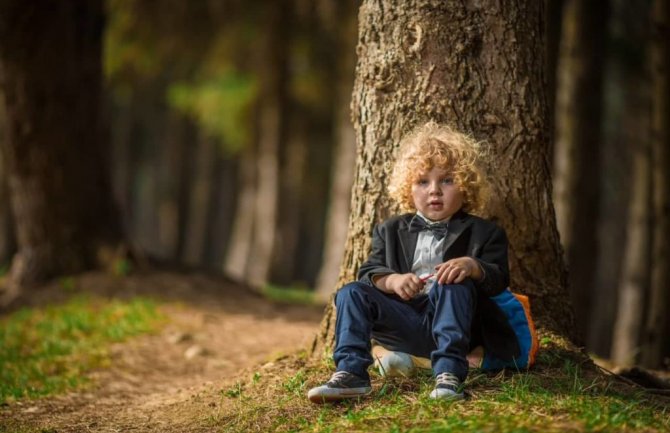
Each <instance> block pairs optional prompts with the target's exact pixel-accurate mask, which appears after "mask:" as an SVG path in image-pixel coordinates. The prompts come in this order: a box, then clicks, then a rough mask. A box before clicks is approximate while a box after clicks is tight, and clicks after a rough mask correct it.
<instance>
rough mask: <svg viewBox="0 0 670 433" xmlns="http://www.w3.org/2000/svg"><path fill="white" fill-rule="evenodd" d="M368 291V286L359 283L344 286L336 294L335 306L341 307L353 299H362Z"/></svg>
mask: <svg viewBox="0 0 670 433" xmlns="http://www.w3.org/2000/svg"><path fill="white" fill-rule="evenodd" d="M367 290H368V286H366V285H365V284H362V283H359V282H357V281H354V282H353V283H349V284H347V285H345V286H343V287H342V288H341V289H340V290H338V291H337V293H336V294H335V305H339V304H340V303H342V302H346V301H347V300H350V299H352V298H360V297H362V296H363V295H364V294H365V292H366V291H367Z"/></svg>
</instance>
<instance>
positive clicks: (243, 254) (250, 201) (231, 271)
mask: <svg viewBox="0 0 670 433" xmlns="http://www.w3.org/2000/svg"><path fill="white" fill-rule="evenodd" d="M239 165H240V168H239V171H238V173H239V177H238V180H237V190H238V191H239V196H238V200H237V206H236V209H235V217H234V222H233V226H232V227H233V228H232V235H231V238H230V242H229V243H228V252H227V254H226V261H225V263H224V266H223V269H224V272H225V273H226V274H228V275H229V276H230V277H232V278H234V279H236V280H238V281H245V278H246V276H247V268H248V261H249V260H252V256H251V245H252V238H253V230H254V207H255V203H256V169H257V165H256V152H255V151H254V149H253V147H250V148H247V149H245V150H244V152H243V153H242V155H241V156H240V159H239Z"/></svg>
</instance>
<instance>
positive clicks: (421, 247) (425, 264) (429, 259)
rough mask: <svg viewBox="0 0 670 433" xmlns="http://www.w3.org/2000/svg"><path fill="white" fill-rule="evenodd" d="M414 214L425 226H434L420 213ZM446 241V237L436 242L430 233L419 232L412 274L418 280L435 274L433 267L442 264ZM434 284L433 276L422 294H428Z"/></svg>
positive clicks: (428, 231) (425, 285)
mask: <svg viewBox="0 0 670 433" xmlns="http://www.w3.org/2000/svg"><path fill="white" fill-rule="evenodd" d="M416 214H417V215H418V216H419V217H421V218H423V220H424V221H426V224H434V223H435V222H436V221H431V220H429V219H428V218H426V217H425V216H423V215H422V214H421V212H417V213H416ZM447 221H448V220H443V221H439V222H440V223H446V222H447ZM446 241H447V237H446V236H445V237H443V238H442V239H440V240H437V238H436V237H435V236H434V235H433V232H432V231H430V230H423V231H420V232H419V236H418V238H417V240H416V248H415V249H414V261H413V262H412V273H413V274H415V275H417V276H418V277H419V278H425V277H426V276H428V275H431V274H435V272H436V271H435V266H437V265H439V264H440V263H442V257H444V252H445V244H446ZM434 282H435V277H434V276H432V277H430V278H428V279H427V280H426V282H425V283H424V285H423V293H428V292H429V291H430V288H431V287H432V286H433V283H434Z"/></svg>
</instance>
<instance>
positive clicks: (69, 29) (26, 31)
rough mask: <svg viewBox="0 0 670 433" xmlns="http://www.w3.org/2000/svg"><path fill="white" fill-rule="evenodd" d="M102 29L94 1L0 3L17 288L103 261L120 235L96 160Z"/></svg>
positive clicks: (100, 156)
mask: <svg viewBox="0 0 670 433" xmlns="http://www.w3.org/2000/svg"><path fill="white" fill-rule="evenodd" d="M102 31H103V8H102V1H100V0H91V1H86V2H60V1H48V0H43V1H39V2H24V1H20V0H17V1H3V2H2V3H1V4H0V80H1V88H2V91H3V92H4V99H5V101H4V102H5V104H6V107H7V128H8V139H7V140H6V141H5V142H3V146H2V151H3V159H4V160H5V162H6V169H7V174H8V176H9V189H10V195H11V199H12V209H13V212H14V217H15V221H16V228H17V240H18V253H17V255H16V256H15V257H14V260H13V263H12V270H11V278H12V281H13V282H14V283H16V284H18V285H27V284H31V283H38V282H41V281H44V280H46V279H48V278H50V277H54V276H57V275H61V274H65V273H74V272H79V271H82V270H85V269H88V268H91V267H94V266H97V265H101V264H104V263H106V262H109V261H111V260H112V259H113V256H114V254H115V251H116V248H117V246H118V245H119V244H120V243H121V241H122V238H123V236H122V230H121V225H120V220H119V215H118V211H117V208H116V206H115V205H114V202H113V200H112V192H111V186H110V181H109V177H108V166H107V160H106V158H105V155H104V153H103V152H104V150H105V149H106V144H107V140H106V137H105V136H104V134H103V130H104V129H103V127H102V118H101V87H102V70H101V69H102V68H101V49H102Z"/></svg>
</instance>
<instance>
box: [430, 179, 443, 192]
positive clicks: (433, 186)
mask: <svg viewBox="0 0 670 433" xmlns="http://www.w3.org/2000/svg"><path fill="white" fill-rule="evenodd" d="M441 192H442V190H441V189H440V185H439V184H438V183H437V182H431V184H430V193H431V194H440V193H441Z"/></svg>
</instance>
